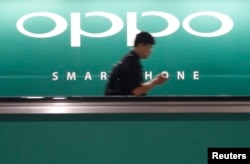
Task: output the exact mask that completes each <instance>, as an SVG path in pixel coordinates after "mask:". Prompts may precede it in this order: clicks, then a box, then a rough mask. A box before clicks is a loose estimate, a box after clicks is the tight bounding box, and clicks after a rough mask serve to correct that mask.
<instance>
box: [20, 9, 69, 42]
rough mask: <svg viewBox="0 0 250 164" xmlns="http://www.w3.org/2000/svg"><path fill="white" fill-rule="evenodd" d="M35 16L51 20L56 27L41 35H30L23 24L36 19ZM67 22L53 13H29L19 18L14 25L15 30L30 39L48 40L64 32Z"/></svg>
mask: <svg viewBox="0 0 250 164" xmlns="http://www.w3.org/2000/svg"><path fill="white" fill-rule="evenodd" d="M37 16H43V17H48V18H50V19H52V20H53V21H54V22H55V23H56V26H55V28H54V29H53V30H52V31H50V32H47V33H43V34H36V33H32V32H29V31H27V30H26V29H25V28H24V26H23V24H24V22H25V21H26V20H27V19H30V18H32V17H37ZM67 26H68V24H67V21H66V20H65V19H64V18H63V17H61V16H60V15H57V14H54V13H48V12H37V13H31V14H27V15H25V16H23V17H21V18H20V19H19V20H18V21H17V24H16V27H17V29H18V30H19V31H20V32H21V33H22V34H24V35H27V36H30V37H34V38H49V37H54V36H57V35H59V34H61V33H62V32H64V31H65V30H66V29H67Z"/></svg>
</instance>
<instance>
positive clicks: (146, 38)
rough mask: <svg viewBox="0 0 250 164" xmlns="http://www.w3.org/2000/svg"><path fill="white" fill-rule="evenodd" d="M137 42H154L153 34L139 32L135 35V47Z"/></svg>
mask: <svg viewBox="0 0 250 164" xmlns="http://www.w3.org/2000/svg"><path fill="white" fill-rule="evenodd" d="M139 43H142V44H152V45H153V44H155V40H154V38H153V36H152V35H151V34H150V33H148V32H140V33H139V34H137V35H136V38H135V42H134V47H136V46H137V45H138V44H139Z"/></svg>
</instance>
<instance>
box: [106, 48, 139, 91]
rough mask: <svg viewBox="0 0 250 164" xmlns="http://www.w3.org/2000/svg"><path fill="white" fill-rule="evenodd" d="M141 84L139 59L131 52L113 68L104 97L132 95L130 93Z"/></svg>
mask: <svg viewBox="0 0 250 164" xmlns="http://www.w3.org/2000/svg"><path fill="white" fill-rule="evenodd" d="M142 83H143V76H142V66H141V64H140V57H139V56H138V55H137V54H136V53H135V52H134V51H131V52H130V53H128V54H127V55H125V56H124V57H123V59H122V60H121V61H120V62H119V63H117V64H116V65H115V66H114V67H113V70H112V72H111V74H110V78H109V81H108V85H107V88H106V91H105V95H133V93H132V91H133V90H134V89H135V88H137V87H139V86H140V85H141V84H142Z"/></svg>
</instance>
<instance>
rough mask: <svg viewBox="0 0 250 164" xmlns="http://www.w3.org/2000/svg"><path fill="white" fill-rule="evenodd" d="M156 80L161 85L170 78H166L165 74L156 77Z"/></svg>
mask: <svg viewBox="0 0 250 164" xmlns="http://www.w3.org/2000/svg"><path fill="white" fill-rule="evenodd" d="M155 79H156V84H157V85H160V84H163V83H164V82H165V81H167V79H168V78H167V77H166V76H164V74H159V75H157V76H156V77H155Z"/></svg>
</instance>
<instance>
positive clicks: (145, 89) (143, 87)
mask: <svg viewBox="0 0 250 164" xmlns="http://www.w3.org/2000/svg"><path fill="white" fill-rule="evenodd" d="M166 80H167V79H166V78H165V77H163V76H162V75H161V74H160V75H157V76H156V77H155V78H154V79H152V80H150V81H148V82H145V83H142V84H141V85H140V86H139V87H137V88H135V89H134V90H133V91H132V93H133V94H134V95H135V96H140V95H142V94H144V93H146V92H148V91H149V90H151V89H152V88H153V87H155V86H156V85H159V84H162V83H164V82H165V81H166Z"/></svg>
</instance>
